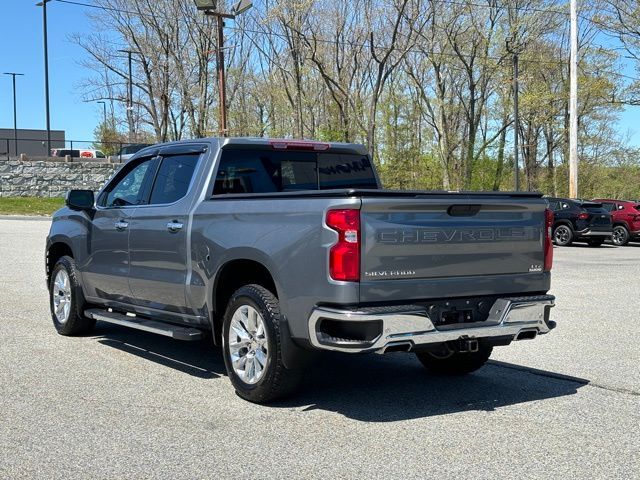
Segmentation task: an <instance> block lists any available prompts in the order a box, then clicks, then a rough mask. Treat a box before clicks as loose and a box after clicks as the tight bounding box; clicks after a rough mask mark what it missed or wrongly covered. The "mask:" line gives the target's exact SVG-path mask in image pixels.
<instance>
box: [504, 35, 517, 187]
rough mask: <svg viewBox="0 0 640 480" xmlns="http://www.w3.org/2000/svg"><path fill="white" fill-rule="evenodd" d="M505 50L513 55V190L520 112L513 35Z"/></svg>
mask: <svg viewBox="0 0 640 480" xmlns="http://www.w3.org/2000/svg"><path fill="white" fill-rule="evenodd" d="M507 51H508V52H509V53H511V54H512V55H513V85H512V89H513V181H514V189H515V191H516V192H517V191H519V190H520V145H519V130H520V113H519V110H518V95H519V94H520V88H519V85H518V55H519V53H520V46H519V45H518V44H517V43H516V40H515V36H514V37H513V38H512V39H510V40H507Z"/></svg>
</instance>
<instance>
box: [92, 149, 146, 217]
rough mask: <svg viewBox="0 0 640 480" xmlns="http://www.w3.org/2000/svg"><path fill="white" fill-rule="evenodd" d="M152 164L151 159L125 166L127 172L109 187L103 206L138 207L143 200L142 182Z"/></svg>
mask: <svg viewBox="0 0 640 480" xmlns="http://www.w3.org/2000/svg"><path fill="white" fill-rule="evenodd" d="M152 163H153V158H147V159H145V160H143V161H142V162H140V163H136V164H134V165H127V166H125V167H124V168H126V169H127V170H125V171H123V172H122V176H120V175H119V180H116V182H115V183H114V185H113V186H110V187H109V190H108V191H107V195H106V199H105V201H104V203H103V206H105V207H123V206H128V205H139V204H140V203H141V202H142V200H143V190H144V183H145V182H144V180H145V178H146V175H147V171H148V170H149V167H150V166H151V164H152Z"/></svg>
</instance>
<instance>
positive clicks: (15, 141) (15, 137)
mask: <svg viewBox="0 0 640 480" xmlns="http://www.w3.org/2000/svg"><path fill="white" fill-rule="evenodd" d="M4 74H5V75H11V76H12V77H13V78H12V80H13V148H14V150H15V152H16V157H17V156H18V120H17V116H18V115H17V112H18V109H17V107H16V76H23V75H24V73H15V72H5V73H4Z"/></svg>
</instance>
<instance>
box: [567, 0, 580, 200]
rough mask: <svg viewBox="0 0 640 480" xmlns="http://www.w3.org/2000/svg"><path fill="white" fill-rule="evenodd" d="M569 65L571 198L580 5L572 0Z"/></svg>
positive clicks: (574, 187)
mask: <svg viewBox="0 0 640 480" xmlns="http://www.w3.org/2000/svg"><path fill="white" fill-rule="evenodd" d="M570 8H571V28H570V37H571V42H570V43H571V60H570V62H571V63H570V66H569V198H578V5H577V1H576V0H571V2H570Z"/></svg>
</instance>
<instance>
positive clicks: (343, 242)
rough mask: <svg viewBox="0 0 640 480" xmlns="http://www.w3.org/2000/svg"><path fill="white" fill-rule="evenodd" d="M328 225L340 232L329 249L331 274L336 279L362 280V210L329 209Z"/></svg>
mask: <svg viewBox="0 0 640 480" xmlns="http://www.w3.org/2000/svg"><path fill="white" fill-rule="evenodd" d="M326 223H327V226H328V227H329V228H331V229H333V230H335V231H336V232H338V242H337V243H336V244H335V245H334V246H333V247H331V250H329V275H330V276H331V278H332V279H334V280H342V281H347V282H358V281H360V210H354V209H344V210H329V211H328V212H327V218H326Z"/></svg>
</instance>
